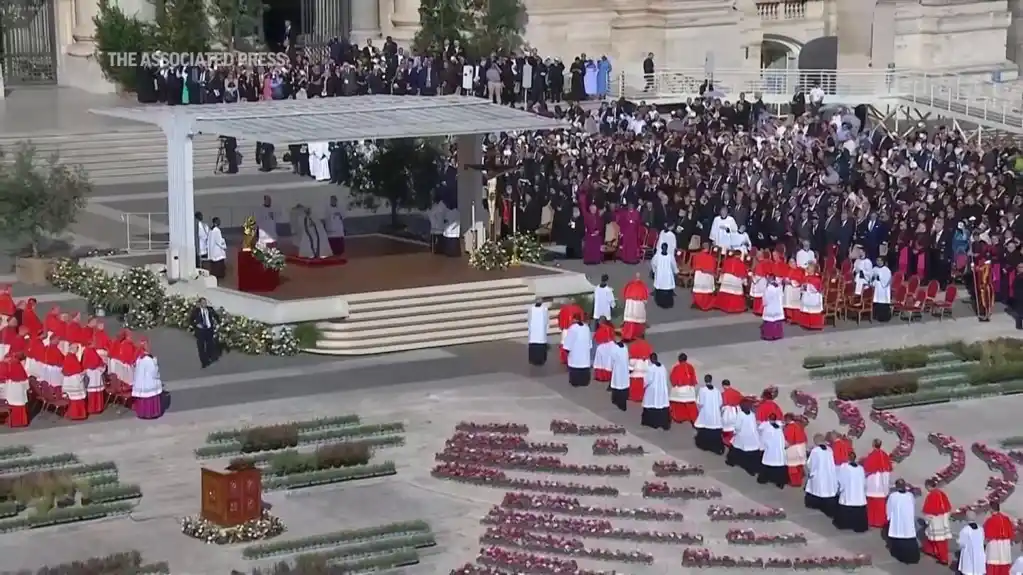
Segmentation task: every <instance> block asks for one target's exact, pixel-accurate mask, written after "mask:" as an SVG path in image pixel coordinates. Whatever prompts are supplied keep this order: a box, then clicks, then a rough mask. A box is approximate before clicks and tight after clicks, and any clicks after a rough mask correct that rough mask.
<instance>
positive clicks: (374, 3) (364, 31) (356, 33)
mask: <svg viewBox="0 0 1023 575" xmlns="http://www.w3.org/2000/svg"><path fill="white" fill-rule="evenodd" d="M349 1H350V3H351V7H352V32H351V34H350V35H349V39H350V40H351V41H352V42H353V43H355V44H359V45H363V44H365V43H366V40H376V39H377V38H380V3H379V2H378V0H349Z"/></svg>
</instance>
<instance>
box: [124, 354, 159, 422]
mask: <svg viewBox="0 0 1023 575" xmlns="http://www.w3.org/2000/svg"><path fill="white" fill-rule="evenodd" d="M131 404H132V409H134V410H135V415H136V416H137V417H138V418H139V419H156V418H158V417H160V416H161V415H163V380H162V379H161V378H160V367H159V366H158V365H157V363H156V358H155V357H153V356H152V355H150V354H149V351H148V350H146V349H143V355H142V357H140V358H139V359H138V361H136V362H135V373H134V376H133V377H132V381H131Z"/></svg>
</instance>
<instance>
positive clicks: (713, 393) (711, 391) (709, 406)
mask: <svg viewBox="0 0 1023 575" xmlns="http://www.w3.org/2000/svg"><path fill="white" fill-rule="evenodd" d="M721 405H722V399H721V390H720V389H718V388H716V387H714V379H713V376H711V375H710V374H707V375H705V376H703V386H702V387H700V389H699V391H697V392H696V409H697V416H696V423H694V424H693V427H694V428H695V429H696V447H698V448H699V449H702V450H703V451H709V452H711V453H716V454H718V455H724V453H725V442H724V439H723V432H722V430H721V428H722V422H721Z"/></svg>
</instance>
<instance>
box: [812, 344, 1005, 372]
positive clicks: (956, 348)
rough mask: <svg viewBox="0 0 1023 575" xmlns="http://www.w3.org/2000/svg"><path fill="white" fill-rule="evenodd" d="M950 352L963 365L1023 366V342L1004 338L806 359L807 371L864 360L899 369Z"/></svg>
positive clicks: (818, 356)
mask: <svg viewBox="0 0 1023 575" xmlns="http://www.w3.org/2000/svg"><path fill="white" fill-rule="evenodd" d="M942 351H943V352H948V353H951V354H953V355H954V356H955V357H956V358H958V359H959V360H960V361H981V360H982V359H984V357H985V355H988V354H992V353H997V354H998V355H1000V356H1002V357H1004V358H1005V359H1006V360H1007V361H1008V362H1010V363H1015V362H1023V339H1018V338H1012V337H1000V338H994V339H989V340H984V341H977V342H972V343H966V342H964V341H962V340H957V341H950V342H946V343H939V344H931V345H916V346H910V347H904V348H898V349H880V350H873V351H865V352H859V353H850V354H842V355H817V356H808V357H806V358H804V359H803V368H805V369H810V370H819V369H821V368H824V367H827V366H830V365H832V364H836V363H837V364H841V363H850V362H855V361H860V360H868V359H869V360H877V361H879V362H882V363H883V362H885V361H886V360H885V358H886V357H887V358H888V359H887V361H888V362H890V364H891V365H895V364H897V363H898V362H900V361H909V362H910V363H913V362H916V363H919V362H920V361H921V357H922V356H923V355H932V354H934V353H935V352H942Z"/></svg>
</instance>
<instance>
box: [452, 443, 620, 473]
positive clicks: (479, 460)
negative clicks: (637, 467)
mask: <svg viewBox="0 0 1023 575" xmlns="http://www.w3.org/2000/svg"><path fill="white" fill-rule="evenodd" d="M434 458H435V459H436V460H437V461H443V462H446V463H463V464H471V465H482V466H485V467H498V468H500V469H511V470H515V471H534V472H538V473H562V474H567V475H598V476H611V477H628V476H629V474H630V473H631V471H630V470H629V468H628V466H626V465H579V464H575V463H563V462H562V461H561V459H559V458H557V457H553V456H550V455H527V454H523V453H516V452H513V451H491V450H489V449H471V448H470V449H461V448H448V449H445V450H444V451H442V452H440V453H438V454H436V455H435V456H434Z"/></svg>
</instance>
